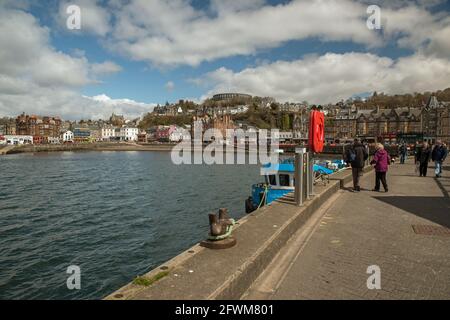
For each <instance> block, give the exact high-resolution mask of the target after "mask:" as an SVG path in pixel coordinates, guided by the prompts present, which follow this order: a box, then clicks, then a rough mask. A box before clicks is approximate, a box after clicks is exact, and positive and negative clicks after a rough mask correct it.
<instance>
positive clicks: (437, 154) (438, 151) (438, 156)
mask: <svg viewBox="0 0 450 320" xmlns="http://www.w3.org/2000/svg"><path fill="white" fill-rule="evenodd" d="M447 155H448V150H447V147H446V145H445V144H443V143H442V141H441V140H438V141H437V142H436V145H435V146H434V148H433V152H432V153H431V159H432V160H433V161H434V164H435V170H434V172H435V174H436V178H440V177H441V175H442V163H443V162H444V161H445V158H447Z"/></svg>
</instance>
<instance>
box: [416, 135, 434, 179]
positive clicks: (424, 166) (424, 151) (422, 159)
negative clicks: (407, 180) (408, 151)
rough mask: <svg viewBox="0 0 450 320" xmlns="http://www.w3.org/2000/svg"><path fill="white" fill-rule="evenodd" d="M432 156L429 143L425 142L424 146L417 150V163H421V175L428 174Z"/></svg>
mask: <svg viewBox="0 0 450 320" xmlns="http://www.w3.org/2000/svg"><path fill="white" fill-rule="evenodd" d="M430 158H431V148H430V146H429V145H428V143H426V142H424V143H423V145H422V148H419V149H418V150H417V154H416V163H418V164H419V172H420V176H421V177H426V176H427V170H428V162H429V161H430Z"/></svg>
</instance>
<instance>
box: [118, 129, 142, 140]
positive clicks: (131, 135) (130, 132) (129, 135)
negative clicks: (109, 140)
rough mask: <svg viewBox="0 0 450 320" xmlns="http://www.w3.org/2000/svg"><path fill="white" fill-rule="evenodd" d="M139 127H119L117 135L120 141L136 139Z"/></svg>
mask: <svg viewBox="0 0 450 320" xmlns="http://www.w3.org/2000/svg"><path fill="white" fill-rule="evenodd" d="M138 134H139V129H138V128H130V127H122V128H120V132H119V136H120V140H122V141H137V140H138Z"/></svg>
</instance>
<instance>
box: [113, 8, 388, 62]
mask: <svg viewBox="0 0 450 320" xmlns="http://www.w3.org/2000/svg"><path fill="white" fill-rule="evenodd" d="M243 3H244V5H243V4H242V3H241V2H237V1H225V2H222V1H213V4H212V7H211V8H212V10H213V11H214V12H216V13H217V14H216V15H211V13H210V11H209V10H199V9H194V7H193V6H192V5H191V4H190V2H189V1H183V0H170V1H157V0H150V1H149V0H131V1H130V2H129V3H126V4H125V5H123V6H122V7H121V8H120V10H119V11H117V14H116V18H117V23H116V24H115V26H114V31H113V32H112V36H113V38H112V39H109V40H110V41H109V45H110V47H111V48H113V49H115V50H118V51H119V52H122V53H123V54H125V55H127V56H129V57H131V58H132V59H135V60H142V61H147V62H150V63H152V64H156V65H178V64H187V65H198V64H199V63H201V62H203V61H212V60H215V59H218V58H223V57H229V56H235V55H249V54H254V53H256V52H257V51H258V50H260V49H265V48H274V47H277V46H279V45H281V44H282V43H284V42H287V41H290V40H301V39H306V38H311V37H318V38H321V39H323V40H325V41H353V42H356V43H362V44H365V45H369V46H373V45H376V44H379V43H380V39H379V38H378V35H377V33H376V32H372V31H371V30H369V29H368V28H367V27H366V22H365V20H366V19H367V13H366V6H364V5H362V4H360V3H357V2H351V1H348V0H320V1H319V0H316V1H299V0H297V1H292V2H290V3H287V4H284V5H277V6H271V5H263V4H264V2H263V1H258V0H252V1H250V2H243Z"/></svg>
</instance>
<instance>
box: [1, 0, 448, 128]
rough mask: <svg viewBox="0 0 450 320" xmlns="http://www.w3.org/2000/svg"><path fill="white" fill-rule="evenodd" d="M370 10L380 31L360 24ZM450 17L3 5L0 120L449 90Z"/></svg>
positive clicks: (268, 3)
mask: <svg viewBox="0 0 450 320" xmlns="http://www.w3.org/2000/svg"><path fill="white" fill-rule="evenodd" d="M73 5H76V6H78V8H80V22H81V23H80V28H79V29H73V28H68V26H67V25H68V24H67V22H68V20H69V22H73V21H75V20H73V16H72V14H71V13H72V12H69V13H67V8H68V7H69V6H73ZM370 5H377V6H378V7H379V9H380V28H369V27H368V26H367V20H368V19H369V18H370V21H369V22H372V23H373V22H374V20H373V19H372V17H371V16H372V13H373V12H372V11H371V12H369V13H368V7H369V6H370ZM449 12H450V3H449V1H443V0H416V1H413V0H411V1H407V0H391V1H387V0H309V1H304V0H292V1H276V0H243V1H236V0H165V1H163V0H60V1H59V0H47V1H45V0H0V117H1V116H16V115H17V114H19V113H22V112H26V113H29V114H38V115H54V116H60V117H62V118H64V119H67V120H77V119H78V120H79V119H88V118H89V119H100V118H103V119H105V118H108V117H109V116H110V115H111V113H113V112H114V113H116V114H123V115H125V116H126V117H127V118H136V117H140V116H142V115H143V114H145V113H146V112H149V111H151V110H152V109H153V107H154V106H155V105H156V104H164V103H166V101H167V102H170V103H172V102H176V101H178V100H179V99H189V100H193V101H196V102H201V101H203V100H204V99H205V98H208V97H211V96H212V95H213V94H215V93H220V92H242V93H248V94H251V95H257V96H270V97H274V98H276V99H277V100H278V101H280V102H285V101H289V102H302V101H308V102H309V103H311V104H325V103H335V102H337V101H340V100H341V99H347V98H349V97H352V96H356V95H363V94H367V93H368V92H373V91H377V92H384V93H386V94H402V93H414V92H424V91H435V90H440V89H445V88H447V87H450V41H449V39H450V14H449ZM69 25H70V23H69Z"/></svg>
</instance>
